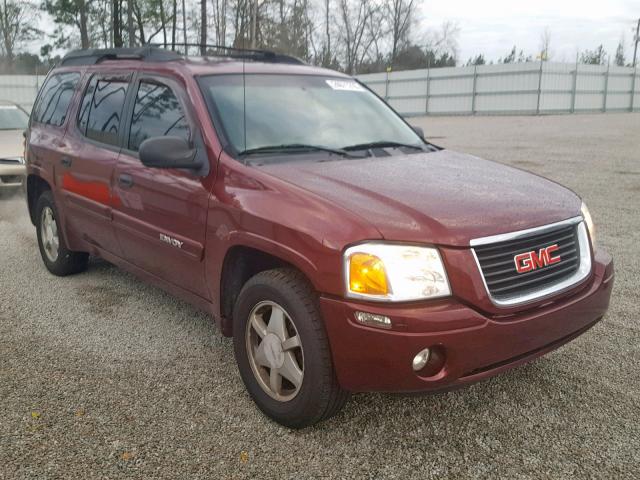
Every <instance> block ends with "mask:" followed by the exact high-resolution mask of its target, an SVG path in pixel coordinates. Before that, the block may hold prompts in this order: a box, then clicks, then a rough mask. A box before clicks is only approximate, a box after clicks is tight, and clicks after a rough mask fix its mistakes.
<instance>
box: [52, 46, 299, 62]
mask: <svg viewBox="0 0 640 480" xmlns="http://www.w3.org/2000/svg"><path fill="white" fill-rule="evenodd" d="M178 46H179V47H184V49H185V53H184V54H181V53H178V52H175V51H172V50H167V49H166V48H162V47H163V44H161V43H160V44H158V43H150V44H147V45H144V46H142V47H135V48H95V49H87V50H73V51H72V52H69V53H67V54H66V55H65V56H64V58H63V59H62V60H61V61H60V66H62V67H66V66H76V65H96V64H98V63H101V62H103V61H105V60H140V61H143V62H169V61H172V60H180V59H181V58H184V57H186V56H188V50H189V48H190V47H191V48H193V47H197V48H198V54H200V51H201V50H202V45H201V44H199V43H181V44H179V45H178ZM204 48H205V50H206V52H205V55H204V57H229V58H236V59H242V60H251V61H257V62H268V63H288V64H292V65H304V64H305V62H303V61H302V60H300V59H299V58H296V57H292V56H290V55H283V54H280V53H275V52H272V51H269V50H255V49H244V48H235V47H225V46H222V45H210V44H205V45H204Z"/></svg>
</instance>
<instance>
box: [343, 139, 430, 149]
mask: <svg viewBox="0 0 640 480" xmlns="http://www.w3.org/2000/svg"><path fill="white" fill-rule="evenodd" d="M400 147H404V148H413V149H415V150H424V148H422V145H411V144H410V143H400V142H392V141H386V140H381V141H379V142H369V143H358V144H356V145H347V146H346V147H342V149H343V150H369V149H371V148H400Z"/></svg>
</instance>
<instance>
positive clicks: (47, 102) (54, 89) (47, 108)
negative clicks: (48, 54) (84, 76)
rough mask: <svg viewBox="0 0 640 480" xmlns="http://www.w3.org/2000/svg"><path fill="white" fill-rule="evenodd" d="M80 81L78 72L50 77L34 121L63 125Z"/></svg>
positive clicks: (39, 101)
mask: <svg viewBox="0 0 640 480" xmlns="http://www.w3.org/2000/svg"><path fill="white" fill-rule="evenodd" d="M79 79H80V74H79V73H78V72H67V73H58V74H55V75H52V76H51V77H49V79H48V80H47V81H46V83H45V84H44V85H43V87H42V91H41V93H40V98H39V99H38V104H37V105H36V106H35V107H34V115H33V119H34V121H36V122H40V123H45V124H47V125H54V126H58V127H59V126H60V125H62V124H63V123H64V120H65V118H67V110H68V109H69V102H71V97H72V96H73V91H74V90H75V88H76V85H77V83H78V80H79Z"/></svg>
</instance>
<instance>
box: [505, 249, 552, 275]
mask: <svg viewBox="0 0 640 480" xmlns="http://www.w3.org/2000/svg"><path fill="white" fill-rule="evenodd" d="M556 250H558V244H557V243H556V244H554V245H549V246H548V247H545V248H541V249H540V250H539V251H538V253H536V251H535V250H533V251H531V252H525V253H519V254H518V255H516V256H515V257H513V261H514V262H515V264H516V271H517V272H518V273H526V272H530V271H532V270H536V269H538V268H541V267H546V266H547V265H553V264H554V263H558V262H559V261H560V255H558V256H555V257H554V256H553V254H554V252H555V251H556Z"/></svg>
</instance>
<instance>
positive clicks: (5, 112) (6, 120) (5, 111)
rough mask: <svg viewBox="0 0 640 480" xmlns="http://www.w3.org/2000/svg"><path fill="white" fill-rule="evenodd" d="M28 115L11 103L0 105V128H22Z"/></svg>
mask: <svg viewBox="0 0 640 480" xmlns="http://www.w3.org/2000/svg"><path fill="white" fill-rule="evenodd" d="M28 122H29V117H28V116H27V114H26V113H24V112H23V111H22V110H20V109H19V108H18V107H15V106H13V105H0V130H24V129H25V128H27V123H28Z"/></svg>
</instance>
